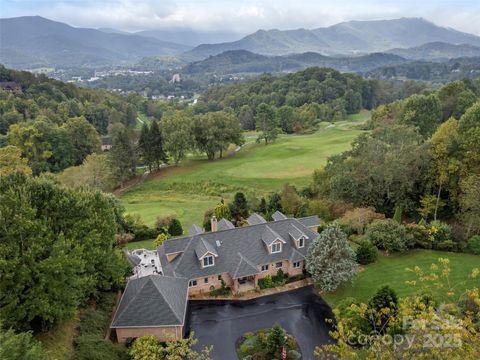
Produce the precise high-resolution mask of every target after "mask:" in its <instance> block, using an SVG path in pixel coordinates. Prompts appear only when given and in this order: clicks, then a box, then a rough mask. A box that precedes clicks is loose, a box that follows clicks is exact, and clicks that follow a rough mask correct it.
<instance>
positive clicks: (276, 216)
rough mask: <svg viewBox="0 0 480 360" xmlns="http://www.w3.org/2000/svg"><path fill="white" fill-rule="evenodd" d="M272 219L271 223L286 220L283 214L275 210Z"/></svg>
mask: <svg viewBox="0 0 480 360" xmlns="http://www.w3.org/2000/svg"><path fill="white" fill-rule="evenodd" d="M272 219H273V221H280V220H285V219H287V217H286V216H285V214H283V213H281V212H280V211H278V210H277V211H275V212H274V213H273V214H272Z"/></svg>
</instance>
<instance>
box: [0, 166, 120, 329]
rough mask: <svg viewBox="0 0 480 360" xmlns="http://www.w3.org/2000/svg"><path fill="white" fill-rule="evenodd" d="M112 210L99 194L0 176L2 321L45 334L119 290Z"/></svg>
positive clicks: (16, 176) (118, 259) (118, 258)
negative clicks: (101, 295) (86, 304)
mask: <svg viewBox="0 0 480 360" xmlns="http://www.w3.org/2000/svg"><path fill="white" fill-rule="evenodd" d="M114 207H115V206H114V203H113V202H112V201H111V199H110V198H109V197H106V196H104V195H102V194H101V193H99V192H92V191H88V190H85V189H82V190H73V189H67V188H64V187H62V186H59V185H57V184H55V183H53V182H51V181H49V180H44V179H38V178H31V177H26V176H25V175H22V174H12V175H9V176H6V177H0V214H2V215H1V216H0V229H2V231H1V243H0V249H1V251H0V274H1V276H0V322H2V323H3V324H4V325H6V326H8V327H14V328H16V329H25V328H31V327H35V328H39V327H43V328H46V327H48V326H50V325H52V324H53V323H55V322H56V321H59V320H64V319H68V318H70V317H71V316H73V314H74V312H75V311H76V309H77V307H78V306H79V305H80V304H81V303H82V302H83V301H85V299H87V298H88V297H89V296H91V295H92V294H94V293H95V292H96V291H98V290H109V289H111V288H112V286H114V285H115V284H118V281H119V280H120V279H121V277H122V276H123V275H124V270H125V268H124V267H123V266H124V265H122V262H121V258H120V257H119V254H118V252H117V251H116V250H115V248H114V244H115V239H114V235H115V231H116V221H115V220H116V218H115V210H114Z"/></svg>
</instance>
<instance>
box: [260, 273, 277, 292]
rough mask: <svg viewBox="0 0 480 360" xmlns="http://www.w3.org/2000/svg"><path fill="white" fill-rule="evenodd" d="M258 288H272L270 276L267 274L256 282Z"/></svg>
mask: <svg viewBox="0 0 480 360" xmlns="http://www.w3.org/2000/svg"><path fill="white" fill-rule="evenodd" d="M258 286H259V287H260V289H268V288H271V287H273V279H272V276H271V275H270V274H268V275H267V276H265V277H264V278H263V279H260V280H258Z"/></svg>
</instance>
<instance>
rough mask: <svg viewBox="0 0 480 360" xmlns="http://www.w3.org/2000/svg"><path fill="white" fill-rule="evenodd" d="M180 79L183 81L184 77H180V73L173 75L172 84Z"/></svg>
mask: <svg viewBox="0 0 480 360" xmlns="http://www.w3.org/2000/svg"><path fill="white" fill-rule="evenodd" d="M180 81H182V79H181V78H180V74H173V76H172V80H170V81H169V82H170V84H175V83H179V82H180Z"/></svg>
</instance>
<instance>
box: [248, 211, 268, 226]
mask: <svg viewBox="0 0 480 360" xmlns="http://www.w3.org/2000/svg"><path fill="white" fill-rule="evenodd" d="M247 222H248V224H249V225H258V224H265V223H266V222H267V220H265V219H264V218H263V217H261V216H260V215H258V214H257V213H253V214H252V215H250V216H249V217H248V219H247Z"/></svg>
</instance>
